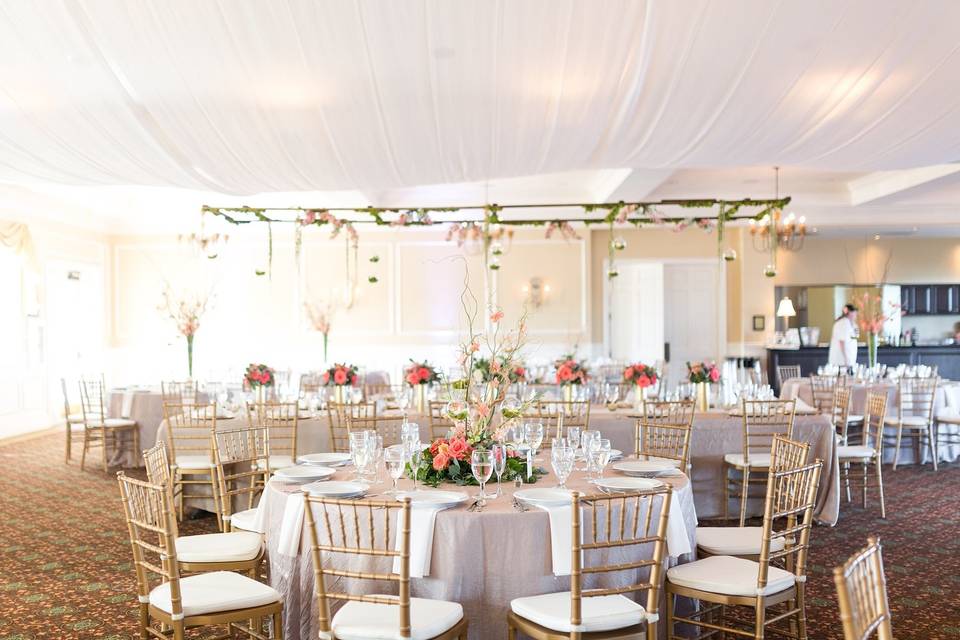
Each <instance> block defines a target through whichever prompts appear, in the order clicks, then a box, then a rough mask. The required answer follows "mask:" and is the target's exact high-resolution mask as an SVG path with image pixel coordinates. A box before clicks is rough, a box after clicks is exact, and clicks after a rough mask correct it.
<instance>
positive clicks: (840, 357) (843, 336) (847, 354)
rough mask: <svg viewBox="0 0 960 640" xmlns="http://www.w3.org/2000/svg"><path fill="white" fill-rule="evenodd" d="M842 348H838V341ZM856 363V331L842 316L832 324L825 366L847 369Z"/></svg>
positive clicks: (847, 319)
mask: <svg viewBox="0 0 960 640" xmlns="http://www.w3.org/2000/svg"><path fill="white" fill-rule="evenodd" d="M841 340H842V341H843V346H842V347H841V346H840V341H841ZM856 363H857V330H856V327H854V326H853V323H852V322H850V318H848V317H846V316H844V317H842V318H840V319H838V320H837V321H836V322H834V323H833V333H832V335H831V336H830V353H829V354H828V355H827V364H832V365H837V366H840V367H849V366H853V365H855V364H856Z"/></svg>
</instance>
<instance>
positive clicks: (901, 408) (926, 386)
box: [885, 376, 939, 471]
mask: <svg viewBox="0 0 960 640" xmlns="http://www.w3.org/2000/svg"><path fill="white" fill-rule="evenodd" d="M938 382H939V379H938V378H937V377H935V376H933V377H929V378H900V382H899V390H900V397H899V398H898V399H897V415H895V416H890V415H888V416H887V417H886V420H885V424H886V425H887V426H891V427H896V429H897V436H896V441H895V444H894V447H895V448H894V451H893V470H894V471H896V470H897V463H898V462H899V461H900V443H901V441H902V439H903V438H904V437H907V438H910V439H913V444H914V456H915V458H914V459H915V460H916V463H917V464H920V462H921V460H922V457H921V451H920V447H921V444H922V442H923V438H924V437H926V438H927V445H928V446H929V448H930V456H931V457H932V458H933V470H934V471H936V470H937V447H936V445H935V444H934V440H935V439H936V437H935V434H934V428H933V406H934V400H935V399H936V397H937V384H938Z"/></svg>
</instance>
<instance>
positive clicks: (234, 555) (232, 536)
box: [177, 531, 263, 562]
mask: <svg viewBox="0 0 960 640" xmlns="http://www.w3.org/2000/svg"><path fill="white" fill-rule="evenodd" d="M262 548H263V538H262V536H261V535H260V534H259V533H252V532H250V531H235V532H233V533H207V534H203V535H197V536H183V537H180V538H177V559H178V560H180V561H181V562H243V561H244V560H253V559H254V558H256V557H257V556H258V555H259V554H260V550H261V549H262Z"/></svg>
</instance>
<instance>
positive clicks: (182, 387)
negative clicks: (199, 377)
mask: <svg viewBox="0 0 960 640" xmlns="http://www.w3.org/2000/svg"><path fill="white" fill-rule="evenodd" d="M160 397H161V400H162V401H163V402H164V403H168V402H169V403H170V404H197V403H198V402H199V392H198V390H197V383H196V382H195V381H194V380H184V381H182V382H180V381H176V380H174V381H171V382H163V381H161V382H160Z"/></svg>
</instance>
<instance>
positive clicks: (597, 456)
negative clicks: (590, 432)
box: [590, 438, 610, 480]
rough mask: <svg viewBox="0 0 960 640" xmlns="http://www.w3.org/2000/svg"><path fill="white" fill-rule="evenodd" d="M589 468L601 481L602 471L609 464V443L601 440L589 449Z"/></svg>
mask: <svg viewBox="0 0 960 640" xmlns="http://www.w3.org/2000/svg"><path fill="white" fill-rule="evenodd" d="M590 455H591V457H592V461H591V466H592V467H593V468H594V469H595V470H596V472H597V478H598V479H599V480H603V470H604V468H605V467H606V466H607V465H608V464H609V463H610V441H609V440H607V439H606V438H601V439H600V440H598V441H596V442H595V443H594V445H593V448H592V449H591V454H590Z"/></svg>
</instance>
